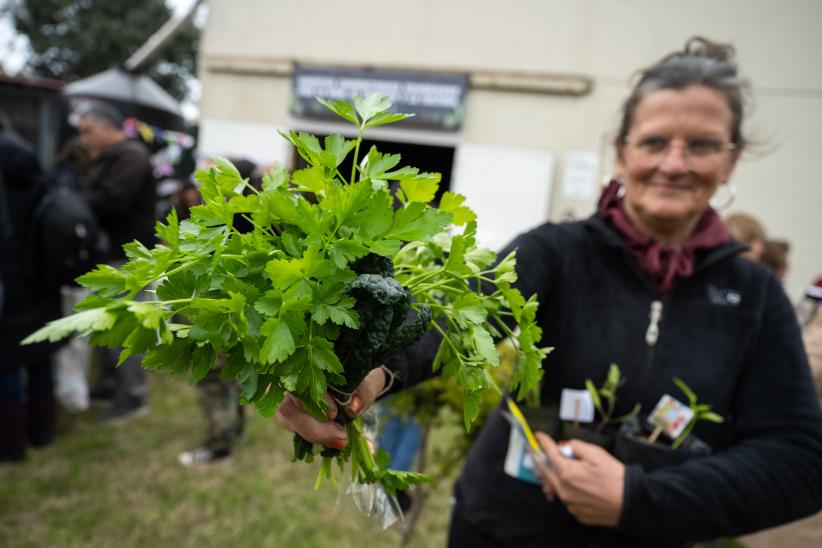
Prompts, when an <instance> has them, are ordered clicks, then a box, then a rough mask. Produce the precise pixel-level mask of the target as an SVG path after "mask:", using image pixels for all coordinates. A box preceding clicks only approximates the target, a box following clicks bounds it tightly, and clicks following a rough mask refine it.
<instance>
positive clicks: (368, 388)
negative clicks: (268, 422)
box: [277, 367, 385, 449]
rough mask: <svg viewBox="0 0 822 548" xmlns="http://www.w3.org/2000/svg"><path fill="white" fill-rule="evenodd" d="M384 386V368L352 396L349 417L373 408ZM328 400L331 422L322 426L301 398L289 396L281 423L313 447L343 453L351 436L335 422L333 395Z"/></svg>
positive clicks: (375, 371)
mask: <svg viewBox="0 0 822 548" xmlns="http://www.w3.org/2000/svg"><path fill="white" fill-rule="evenodd" d="M384 386H385V372H384V371H383V369H382V368H380V367H378V368H376V369H373V370H372V371H371V372H370V373H368V375H366V377H365V378H364V379H363V381H362V382H361V383H360V385H359V386H358V387H357V389H356V390H355V391H354V394H352V396H351V400H350V402H349V404H348V405H347V406H346V407H345V411H346V414H348V415H349V416H351V417H356V416H358V415H360V414H361V413H362V412H363V411H365V410H366V409H368V408H369V407H371V405H372V404H373V403H374V401H375V400H376V399H377V396H379V395H380V393H381V392H382V390H383V388H384ZM325 399H326V401H327V402H328V404H329V406H330V407H329V410H328V414H327V417H328V421H326V422H320V421H318V420H317V419H315V418H314V417H312V416H311V415H309V414H308V413H306V412H305V411H303V409H302V406H301V405H300V401H299V400H298V399H297V398H295V397H294V396H292V395H291V394H286V395H285V399H284V400H283V402H282V403H281V404H280V407H279V408H278V409H277V422H279V423H280V424H281V425H282V426H283V427H284V428H285V429H286V430H290V431H291V432H296V433H297V434H299V435H301V436H302V437H303V438H305V439H306V440H307V441H310V442H311V443H319V444H321V445H325V446H328V447H334V448H337V449H342V448H343V447H345V446H346V444H347V443H348V434H346V432H345V427H344V426H342V425H341V424H339V423H337V422H334V418H336V416H337V403H336V402H335V401H334V399H333V398H332V397H331V396H330V395H329V394H326V395H325Z"/></svg>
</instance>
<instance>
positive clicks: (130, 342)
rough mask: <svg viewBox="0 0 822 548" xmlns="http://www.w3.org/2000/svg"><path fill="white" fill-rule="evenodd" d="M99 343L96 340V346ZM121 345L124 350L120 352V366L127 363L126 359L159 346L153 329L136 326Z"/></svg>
mask: <svg viewBox="0 0 822 548" xmlns="http://www.w3.org/2000/svg"><path fill="white" fill-rule="evenodd" d="M100 333H103V332H100ZM97 342H99V339H95V343H94V344H97ZM121 344H122V346H123V350H122V352H120V357H119V358H118V359H117V365H118V366H119V365H122V363H123V362H124V361H126V358H128V357H130V356H137V355H139V354H145V353H146V352H148V351H150V350H151V349H153V348H154V347H155V346H157V331H156V330H153V329H145V328H141V327H139V326H136V325H135V326H134V328H133V329H132V330H131V331H130V332H129V333H128V335H127V336H126V337H125V342H122V339H121ZM112 346H120V345H112Z"/></svg>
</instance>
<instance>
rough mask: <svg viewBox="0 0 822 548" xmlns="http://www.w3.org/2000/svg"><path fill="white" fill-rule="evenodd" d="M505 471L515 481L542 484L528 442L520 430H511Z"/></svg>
mask: <svg viewBox="0 0 822 548" xmlns="http://www.w3.org/2000/svg"><path fill="white" fill-rule="evenodd" d="M503 469H504V470H505V473H506V474H508V475H509V476H510V477H512V478H514V479H518V480H520V481H524V482H526V483H533V484H534V485H539V484H540V481H539V478H538V477H537V473H536V466H535V464H534V459H533V458H532V457H531V454H530V452H529V451H528V440H527V439H525V435H524V434H523V432H522V431H521V430H520V429H519V428H511V434H510V435H509V437H508V451H507V452H506V454H505V465H504V467H503Z"/></svg>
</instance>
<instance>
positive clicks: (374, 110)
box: [354, 92, 391, 124]
mask: <svg viewBox="0 0 822 548" xmlns="http://www.w3.org/2000/svg"><path fill="white" fill-rule="evenodd" d="M354 107H355V108H356V109H357V114H359V115H360V118H362V121H363V124H365V123H367V122H368V120H370V119H371V118H373V117H374V116H376V115H377V114H379V113H381V112H384V111H386V110H388V109H389V108H391V99H389V98H388V97H387V96H386V95H383V94H382V93H379V92H375V93H372V94H371V95H369V96H368V97H366V98H365V99H363V98H362V97H354Z"/></svg>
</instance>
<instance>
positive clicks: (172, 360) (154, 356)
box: [143, 338, 192, 379]
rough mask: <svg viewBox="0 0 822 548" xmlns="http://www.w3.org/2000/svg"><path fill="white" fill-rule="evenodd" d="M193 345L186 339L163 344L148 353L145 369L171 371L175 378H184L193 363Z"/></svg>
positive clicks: (144, 364)
mask: <svg viewBox="0 0 822 548" xmlns="http://www.w3.org/2000/svg"><path fill="white" fill-rule="evenodd" d="M191 347H192V343H191V342H190V341H187V340H185V339H178V338H175V339H174V342H172V343H171V344H163V345H159V346H157V347H155V348H154V349H152V350H150V351H149V352H147V353H146V355H145V357H144V358H143V367H145V368H146V369H155V370H159V371H169V372H170V373H171V375H172V376H173V377H175V378H178V379H179V378H182V377H184V376H185V375H186V373H188V368H189V365H190V363H191Z"/></svg>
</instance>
